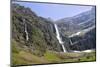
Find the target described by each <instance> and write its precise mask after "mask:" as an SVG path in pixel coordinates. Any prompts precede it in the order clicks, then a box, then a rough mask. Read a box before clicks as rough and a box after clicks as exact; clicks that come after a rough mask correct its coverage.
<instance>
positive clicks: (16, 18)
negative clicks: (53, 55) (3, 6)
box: [12, 4, 61, 56]
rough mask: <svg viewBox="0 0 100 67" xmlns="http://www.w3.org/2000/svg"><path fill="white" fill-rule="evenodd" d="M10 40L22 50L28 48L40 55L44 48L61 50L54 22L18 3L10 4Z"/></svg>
mask: <svg viewBox="0 0 100 67" xmlns="http://www.w3.org/2000/svg"><path fill="white" fill-rule="evenodd" d="M12 41H15V42H17V43H18V45H17V46H18V47H19V48H21V49H22V50H25V49H28V50H30V51H31V52H32V53H38V55H40V56H41V55H43V53H44V52H45V51H46V50H53V51H58V52H59V51H61V47H60V45H59V42H58V40H57V38H56V33H55V28H54V24H53V23H52V22H51V21H49V20H47V19H45V18H42V17H39V16H37V15H36V14H35V13H34V12H32V11H31V9H29V8H25V7H24V6H20V5H18V4H12ZM12 45H14V44H12Z"/></svg>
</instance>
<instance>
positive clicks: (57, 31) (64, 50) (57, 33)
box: [54, 24, 67, 52]
mask: <svg viewBox="0 0 100 67" xmlns="http://www.w3.org/2000/svg"><path fill="white" fill-rule="evenodd" d="M54 26H55V30H56V37H57V39H58V41H59V43H60V44H61V46H62V49H63V52H67V51H66V48H65V47H64V44H63V43H64V42H63V41H62V39H61V37H60V33H59V30H58V26H57V25H56V24H54Z"/></svg>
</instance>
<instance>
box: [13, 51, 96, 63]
mask: <svg viewBox="0 0 100 67" xmlns="http://www.w3.org/2000/svg"><path fill="white" fill-rule="evenodd" d="M12 56H13V57H12V62H13V65H26V64H46V63H61V62H81V61H82V62H83V61H95V59H96V58H95V52H92V53H57V52H52V51H47V52H46V53H45V54H44V56H42V57H38V56H36V55H33V54H31V53H29V52H26V51H19V52H18V53H16V52H15V53H13V54H12Z"/></svg>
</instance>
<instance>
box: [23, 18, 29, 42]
mask: <svg viewBox="0 0 100 67" xmlns="http://www.w3.org/2000/svg"><path fill="white" fill-rule="evenodd" d="M23 22H24V25H25V27H24V28H25V34H26V40H27V41H28V40H29V36H28V31H27V25H26V23H25V19H24V20H23Z"/></svg>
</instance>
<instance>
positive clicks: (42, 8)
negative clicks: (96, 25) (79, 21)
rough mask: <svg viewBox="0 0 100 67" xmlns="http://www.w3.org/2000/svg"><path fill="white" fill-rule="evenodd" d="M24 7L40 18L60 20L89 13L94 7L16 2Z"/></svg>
mask: <svg viewBox="0 0 100 67" xmlns="http://www.w3.org/2000/svg"><path fill="white" fill-rule="evenodd" d="M15 3H18V4H20V5H22V6H25V7H29V8H31V10H32V11H34V12H35V13H36V14H37V15H38V16H42V17H45V18H51V19H53V20H58V19H61V18H66V17H72V16H75V15H77V14H79V13H82V12H85V11H88V10H90V9H91V8H92V6H79V5H62V4H47V3H33V2H15Z"/></svg>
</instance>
